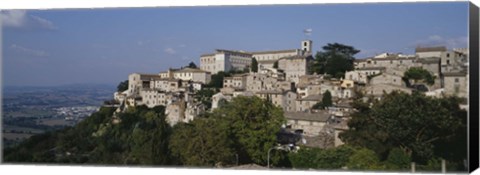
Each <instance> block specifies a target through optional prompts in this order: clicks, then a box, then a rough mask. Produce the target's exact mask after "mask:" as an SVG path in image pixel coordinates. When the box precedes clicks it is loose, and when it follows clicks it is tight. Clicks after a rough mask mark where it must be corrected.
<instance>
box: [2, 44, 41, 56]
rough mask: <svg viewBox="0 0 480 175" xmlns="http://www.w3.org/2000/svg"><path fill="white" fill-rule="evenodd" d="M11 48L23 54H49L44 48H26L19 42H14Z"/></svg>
mask: <svg viewBox="0 0 480 175" xmlns="http://www.w3.org/2000/svg"><path fill="white" fill-rule="evenodd" d="M10 49H11V50H13V51H15V52H17V53H21V54H26V55H31V56H36V57H47V56H49V54H48V53H47V52H45V51H43V50H35V49H30V48H26V47H23V46H19V45H17V44H12V45H10Z"/></svg>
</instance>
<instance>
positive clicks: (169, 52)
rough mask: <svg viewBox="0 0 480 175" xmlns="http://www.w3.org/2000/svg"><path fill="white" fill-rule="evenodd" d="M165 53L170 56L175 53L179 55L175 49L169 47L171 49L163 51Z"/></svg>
mask: <svg viewBox="0 0 480 175" xmlns="http://www.w3.org/2000/svg"><path fill="white" fill-rule="evenodd" d="M163 51H164V52H165V53H168V54H170V55H173V54H175V53H177V51H175V49H173V48H171V47H169V48H166V49H165V50H163Z"/></svg>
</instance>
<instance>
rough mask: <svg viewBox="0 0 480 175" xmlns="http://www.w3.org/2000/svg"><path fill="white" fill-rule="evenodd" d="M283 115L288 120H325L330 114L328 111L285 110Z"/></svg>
mask: <svg viewBox="0 0 480 175" xmlns="http://www.w3.org/2000/svg"><path fill="white" fill-rule="evenodd" d="M284 116H285V118H286V119H290V120H306V121H317V122H327V120H328V118H329V117H330V114H328V112H325V111H322V112H315V113H311V112H285V113H284Z"/></svg>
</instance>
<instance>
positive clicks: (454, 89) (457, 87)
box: [443, 73, 468, 98]
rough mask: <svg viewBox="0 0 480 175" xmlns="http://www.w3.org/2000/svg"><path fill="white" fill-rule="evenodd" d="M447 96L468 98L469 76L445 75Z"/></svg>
mask: <svg viewBox="0 0 480 175" xmlns="http://www.w3.org/2000/svg"><path fill="white" fill-rule="evenodd" d="M443 79H444V85H445V88H444V89H445V94H446V95H454V96H458V97H465V98H466V97H468V92H467V86H468V79H467V74H464V73H451V74H445V75H444V78H443Z"/></svg>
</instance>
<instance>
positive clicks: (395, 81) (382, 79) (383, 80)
mask: <svg viewBox="0 0 480 175" xmlns="http://www.w3.org/2000/svg"><path fill="white" fill-rule="evenodd" d="M369 84H370V85H378V84H392V85H397V86H404V85H405V83H404V82H403V80H402V77H400V76H396V75H391V74H387V73H383V74H380V75H377V76H375V77H373V78H371V79H370V83H369Z"/></svg>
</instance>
